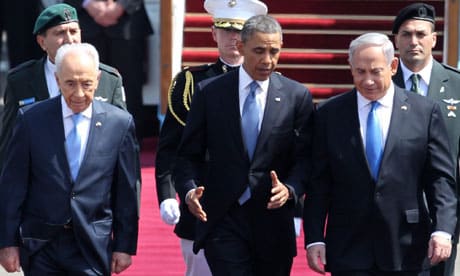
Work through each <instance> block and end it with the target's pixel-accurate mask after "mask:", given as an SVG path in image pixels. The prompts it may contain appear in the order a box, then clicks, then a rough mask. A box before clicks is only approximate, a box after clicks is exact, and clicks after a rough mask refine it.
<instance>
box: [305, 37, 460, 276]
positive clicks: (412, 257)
mask: <svg viewBox="0 0 460 276" xmlns="http://www.w3.org/2000/svg"><path fill="white" fill-rule="evenodd" d="M349 63H350V69H351V74H352V76H353V82H354V85H355V88H354V89H353V90H352V91H350V92H348V93H345V94H343V95H340V96H337V97H335V98H333V99H330V100H328V101H327V102H325V103H324V104H322V105H321V106H320V107H319V109H318V112H317V114H316V116H315V132H314V133H315V134H314V139H313V160H314V163H313V169H312V177H311V181H310V184H309V186H308V188H307V193H306V200H305V210H304V231H305V237H306V239H305V245H306V248H307V251H308V254H307V260H308V264H309V266H310V267H311V268H312V269H313V270H315V271H317V272H319V273H324V271H325V270H326V271H330V272H331V273H332V276H337V275H340V276H342V275H414V276H415V275H417V274H418V273H419V272H421V271H423V270H426V269H428V268H429V267H430V264H431V265H433V264H436V263H439V262H440V261H443V260H445V259H447V258H448V257H449V255H450V252H451V249H452V245H451V242H450V238H451V235H452V234H453V233H454V230H455V225H456V221H457V218H456V206H457V200H456V197H455V193H454V188H455V175H454V172H455V170H454V165H453V162H452V159H451V158H450V153H449V150H450V148H449V143H448V139H447V131H446V127H445V124H444V120H443V116H442V113H441V110H440V107H439V106H438V104H436V103H434V102H432V101H429V100H427V99H425V98H424V97H422V96H420V95H417V94H415V93H411V92H409V91H405V90H403V89H402V88H399V87H398V86H395V85H394V84H393V82H392V79H391V77H392V76H393V75H394V74H395V73H396V70H397V67H398V59H397V58H396V57H395V56H394V48H393V44H392V43H391V41H390V40H389V38H388V37H387V36H386V35H384V34H379V33H366V34H364V35H361V36H359V37H358V38H356V39H355V40H353V41H352V42H351V44H350V48H349ZM424 194H425V195H426V201H425V199H424ZM425 202H427V205H426V204H425ZM326 217H327V226H326ZM325 228H326V231H324V230H325ZM324 233H325V234H324ZM326 263H327V265H326ZM323 265H325V267H323Z"/></svg>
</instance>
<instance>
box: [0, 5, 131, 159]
mask: <svg viewBox="0 0 460 276" xmlns="http://www.w3.org/2000/svg"><path fill="white" fill-rule="evenodd" d="M34 34H36V37H37V42H38V44H39V45H40V46H41V47H42V49H43V51H45V52H46V54H47V55H46V56H45V57H43V58H42V59H40V60H31V61H27V62H25V63H23V64H21V65H19V66H18V67H16V68H14V69H12V70H11V71H10V72H9V73H8V76H7V83H6V89H5V93H4V96H3V97H4V99H3V101H4V104H5V106H4V109H3V115H2V132H1V135H0V168H1V167H2V165H3V160H4V158H5V151H6V145H7V143H8V141H9V139H10V137H11V132H12V130H13V126H14V120H15V119H16V114H17V112H18V109H19V108H20V107H22V106H25V105H29V104H31V103H34V102H38V101H41V100H45V99H48V98H50V97H54V96H57V95H59V89H58V86H57V83H56V80H55V78H54V69H55V64H54V59H55V56H56V51H57V49H58V48H59V47H60V46H62V45H63V44H67V43H80V42H81V37H80V27H79V25H78V17H77V13H76V10H75V9H74V8H72V7H71V6H69V5H66V4H57V5H52V6H50V7H48V8H47V9H45V10H43V12H42V13H41V14H40V16H39V17H38V18H37V20H36V22H35V29H34ZM99 67H100V68H99V70H100V71H101V77H100V80H99V86H98V87H97V90H96V92H95V99H96V100H99V101H104V102H108V103H111V104H113V105H116V106H118V107H120V108H123V109H126V104H125V99H124V92H123V86H122V79H121V76H120V74H119V73H118V71H117V70H116V69H114V68H112V67H109V66H107V65H104V64H100V66H99Z"/></svg>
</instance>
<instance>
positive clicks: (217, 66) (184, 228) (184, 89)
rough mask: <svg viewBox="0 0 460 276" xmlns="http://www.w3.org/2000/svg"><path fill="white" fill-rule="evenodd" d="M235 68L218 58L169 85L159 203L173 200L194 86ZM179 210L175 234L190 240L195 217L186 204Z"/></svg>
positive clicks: (161, 142)
mask: <svg viewBox="0 0 460 276" xmlns="http://www.w3.org/2000/svg"><path fill="white" fill-rule="evenodd" d="M235 68H238V67H231V66H228V65H226V64H224V63H223V62H222V61H221V60H220V59H219V60H218V61H217V62H216V63H210V64H205V65H201V66H195V67H188V68H185V69H184V70H183V71H181V72H179V73H178V74H177V75H176V77H175V78H174V79H173V81H172V82H171V86H170V88H169V93H168V109H167V111H166V117H165V120H164V122H163V126H162V128H161V132H160V139H159V145H158V151H157V159H156V187H157V196H158V203H161V202H162V201H163V200H165V199H168V198H176V190H175V189H174V183H173V182H172V179H171V168H172V166H173V164H174V158H175V153H176V149H177V146H178V145H179V142H180V139H181V137H182V131H183V130H184V126H185V122H186V121H187V114H188V112H189V110H190V106H191V101H192V96H193V92H194V89H195V85H196V84H197V83H198V82H200V81H202V80H204V79H208V78H211V77H214V76H218V75H221V74H223V73H226V72H228V71H230V70H233V69H235ZM180 211H181V217H180V220H179V223H178V224H177V225H176V227H175V229H174V232H175V233H176V234H177V236H179V237H180V238H184V239H188V240H193V239H194V237H195V217H194V216H193V215H191V214H190V212H189V211H188V208H187V205H185V204H181V206H180Z"/></svg>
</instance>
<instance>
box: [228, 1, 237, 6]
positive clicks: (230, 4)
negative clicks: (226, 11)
mask: <svg viewBox="0 0 460 276" xmlns="http://www.w3.org/2000/svg"><path fill="white" fill-rule="evenodd" d="M234 6H236V0H230V1H228V7H229V8H233V7H234Z"/></svg>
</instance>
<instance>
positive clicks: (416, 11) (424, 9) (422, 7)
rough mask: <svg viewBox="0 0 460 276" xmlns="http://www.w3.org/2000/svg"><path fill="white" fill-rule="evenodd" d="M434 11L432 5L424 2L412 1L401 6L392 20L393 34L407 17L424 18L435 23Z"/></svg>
mask: <svg viewBox="0 0 460 276" xmlns="http://www.w3.org/2000/svg"><path fill="white" fill-rule="evenodd" d="M435 17H436V15H435V12H434V7H433V6H431V5H428V4H425V3H414V4H411V5H409V6H407V7H405V8H403V9H402V10H401V11H400V12H399V14H398V15H397V16H396V18H395V20H394V21H393V30H392V32H393V34H397V33H398V31H399V27H401V25H402V24H403V23H404V21H406V20H409V19H416V20H425V21H428V22H431V23H433V24H434V23H435Z"/></svg>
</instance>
